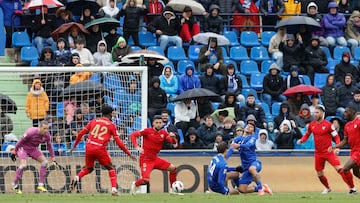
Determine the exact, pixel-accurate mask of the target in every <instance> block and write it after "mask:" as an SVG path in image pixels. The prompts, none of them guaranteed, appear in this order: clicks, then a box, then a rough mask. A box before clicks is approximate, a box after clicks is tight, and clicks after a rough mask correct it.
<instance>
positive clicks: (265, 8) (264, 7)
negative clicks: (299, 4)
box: [259, 0, 285, 14]
mask: <svg viewBox="0 0 360 203" xmlns="http://www.w3.org/2000/svg"><path fill="white" fill-rule="evenodd" d="M268 2H269V0H260V5H259V10H260V12H261V13H276V14H281V13H284V10H285V6H284V3H283V1H282V0H273V1H272V2H273V6H272V8H271V9H272V12H269V3H268Z"/></svg>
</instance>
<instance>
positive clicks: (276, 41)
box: [268, 28, 286, 68]
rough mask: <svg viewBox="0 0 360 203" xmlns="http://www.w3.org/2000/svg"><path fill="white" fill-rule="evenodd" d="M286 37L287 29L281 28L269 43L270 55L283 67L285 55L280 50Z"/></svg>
mask: <svg viewBox="0 0 360 203" xmlns="http://www.w3.org/2000/svg"><path fill="white" fill-rule="evenodd" d="M285 35H286V29H285V28H279V29H278V31H277V32H276V34H275V35H274V36H272V37H271V39H270V42H269V48H268V51H269V54H270V55H271V57H272V58H273V59H274V60H275V61H276V63H277V65H278V66H279V67H280V68H282V67H283V53H282V52H281V51H280V50H279V45H280V43H281V41H282V40H283V39H284V36H285Z"/></svg>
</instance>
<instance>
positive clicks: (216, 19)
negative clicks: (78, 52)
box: [203, 4, 224, 34]
mask: <svg viewBox="0 0 360 203" xmlns="http://www.w3.org/2000/svg"><path fill="white" fill-rule="evenodd" d="M214 9H217V10H218V11H219V13H220V8H219V6H218V5H215V4H213V5H211V6H210V9H209V15H208V16H206V17H205V21H204V27H203V30H204V32H214V33H217V34H222V33H223V31H224V28H223V18H222V17H221V16H219V14H218V15H216V16H212V15H211V12H212V10H214Z"/></svg>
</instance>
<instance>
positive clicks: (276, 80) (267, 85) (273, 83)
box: [263, 65, 284, 98]
mask: <svg viewBox="0 0 360 203" xmlns="http://www.w3.org/2000/svg"><path fill="white" fill-rule="evenodd" d="M271 66H273V65H271ZM272 69H273V68H272V67H270V69H269V73H268V74H266V75H265V77H264V81H263V94H264V93H266V94H269V95H271V97H273V98H277V97H278V96H279V95H280V94H281V93H282V92H283V91H284V80H283V78H282V76H281V75H280V70H279V69H277V71H278V73H277V74H276V75H272V74H271V70H272Z"/></svg>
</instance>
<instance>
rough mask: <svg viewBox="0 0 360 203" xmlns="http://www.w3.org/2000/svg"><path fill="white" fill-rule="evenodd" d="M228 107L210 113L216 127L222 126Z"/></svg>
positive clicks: (227, 114) (227, 113)
mask: <svg viewBox="0 0 360 203" xmlns="http://www.w3.org/2000/svg"><path fill="white" fill-rule="evenodd" d="M229 110H230V109H228V108H227V109H219V110H217V111H215V112H214V113H212V114H211V116H212V117H213V121H214V124H215V126H216V127H217V129H221V128H223V127H224V119H225V118H226V117H228V116H229Z"/></svg>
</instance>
